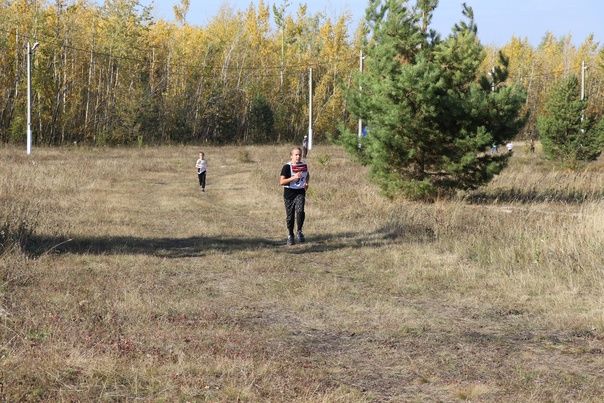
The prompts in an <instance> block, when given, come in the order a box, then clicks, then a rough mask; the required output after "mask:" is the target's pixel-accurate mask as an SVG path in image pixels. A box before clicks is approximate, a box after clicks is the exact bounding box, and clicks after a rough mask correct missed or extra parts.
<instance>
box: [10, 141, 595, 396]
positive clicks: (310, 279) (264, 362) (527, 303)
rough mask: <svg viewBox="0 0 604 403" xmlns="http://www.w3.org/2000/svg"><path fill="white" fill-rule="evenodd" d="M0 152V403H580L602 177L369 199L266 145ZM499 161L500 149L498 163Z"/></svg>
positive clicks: (516, 169)
mask: <svg viewBox="0 0 604 403" xmlns="http://www.w3.org/2000/svg"><path fill="white" fill-rule="evenodd" d="M203 150H204V151H205V153H206V158H207V160H208V164H209V170H208V185H207V189H206V192H205V193H201V192H200V191H199V189H198V186H197V183H196V181H197V178H196V174H195V169H194V164H195V160H196V157H197V151H198V149H197V148H193V147H161V148H142V149H86V148H72V149H40V148H36V149H34V153H33V155H32V156H31V157H27V156H26V155H25V153H24V150H22V149H15V148H11V147H4V148H0V161H1V162H0V237H1V238H0V240H2V241H3V244H4V246H3V248H4V250H3V252H0V253H1V260H0V298H1V299H0V400H2V401H22V400H23V401H28V400H49V401H57V400H62V401H75V400H160V401H161V400H167V401H173V400H178V401H203V400H208V401H237V400H241V401H287V402H290V401H312V402H316V401H323V402H337V401H341V402H349V401H426V400H430V401H457V400H471V401H494V400H498V401H501V400H503V401H600V399H601V397H602V396H604V311H603V307H604V271H603V270H604V254H603V253H602V250H603V249H604V248H603V245H604V202H603V201H602V200H603V197H604V164H603V163H602V162H596V163H593V164H591V165H589V167H588V168H586V169H584V170H581V171H566V170H564V169H562V168H556V167H555V166H553V165H552V164H551V163H549V162H546V161H544V160H543V159H542V158H541V157H540V156H539V155H530V154H525V152H524V147H522V146H521V145H518V146H517V147H516V148H515V155H514V156H513V158H512V161H511V163H510V166H509V167H508V168H507V169H506V171H504V173H503V174H501V175H500V176H499V177H497V178H496V179H495V180H494V181H493V182H492V183H491V184H490V185H489V186H487V187H485V188H483V189H479V190H477V191H475V192H473V193H472V194H471V195H469V196H467V197H465V198H463V199H461V198H459V199H457V200H448V201H446V200H445V201H438V202H436V203H433V204H419V203H410V202H404V201H392V200H388V199H384V198H383V197H381V196H380V195H379V192H378V190H377V189H376V188H375V187H374V186H373V185H372V184H371V183H370V182H368V180H367V172H366V169H365V168H363V167H361V166H359V165H358V164H356V163H354V162H353V161H351V160H350V159H349V158H348V157H347V156H346V155H345V153H344V152H343V151H342V150H340V149H339V148H337V147H333V146H317V147H316V148H315V149H313V151H312V154H311V155H310V159H309V163H310V168H311V175H312V178H311V179H312V180H311V187H310V189H309V193H308V197H307V224H306V226H305V234H306V237H307V241H308V242H307V243H306V244H302V245H295V246H293V247H287V246H285V236H286V235H287V234H286V230H285V223H284V221H285V219H284V209H283V205H282V190H281V189H280V188H279V186H278V185H277V181H278V174H279V171H280V168H281V164H282V163H283V162H284V161H286V160H287V158H288V153H289V149H288V147H287V146H280V147H275V146H263V147H245V148H244V147H220V148H218V147H216V148H215V147H207V148H204V149H203ZM516 150H517V151H516Z"/></svg>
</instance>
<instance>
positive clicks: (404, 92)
mask: <svg viewBox="0 0 604 403" xmlns="http://www.w3.org/2000/svg"><path fill="white" fill-rule="evenodd" d="M437 4H438V1H436V0H419V1H417V3H416V4H415V6H409V4H408V2H407V1H404V0H372V1H370V5H369V7H368V9H367V13H366V26H367V32H366V37H365V44H364V47H365V49H366V55H367V56H366V63H365V66H366V69H365V71H364V72H363V73H362V74H359V75H358V76H357V77H356V79H357V81H356V84H355V85H353V86H352V87H351V88H350V89H349V90H348V92H347V101H348V107H349V110H350V111H351V112H352V113H353V114H354V115H356V116H360V117H361V118H362V119H363V120H364V122H365V123H366V125H367V132H368V135H367V137H366V138H364V139H363V141H362V147H361V148H360V149H358V148H357V144H356V143H357V139H356V135H355V134H353V133H351V132H347V131H345V132H344V133H343V137H342V138H343V142H344V143H345V144H346V145H347V146H348V148H349V150H351V151H353V150H354V152H355V153H357V154H358V155H359V156H360V157H361V160H362V161H364V162H365V163H367V164H369V165H370V167H371V172H372V176H373V177H374V178H375V179H376V180H377V181H378V183H379V184H380V185H381V186H382V188H383V189H384V190H385V191H386V193H387V194H389V195H395V194H398V193H402V194H403V195H405V196H407V197H411V198H417V199H431V198H433V197H434V196H435V195H437V194H439V193H440V194H442V193H449V192H451V191H453V190H455V189H472V188H475V187H477V186H479V185H481V184H483V183H485V182H487V181H488V180H490V179H491V178H492V177H493V175H494V174H496V173H498V172H500V171H501V169H503V167H504V166H505V163H506V161H507V158H508V155H491V154H489V153H488V152H486V150H488V148H489V146H490V145H491V144H493V143H498V144H501V143H503V142H504V141H506V140H508V139H511V138H512V137H513V136H514V135H515V134H516V133H517V132H518V130H519V128H520V127H521V126H522V124H523V119H522V118H521V117H519V111H520V109H521V107H522V104H523V102H524V100H525V95H524V91H523V90H522V89H520V88H517V87H506V86H505V85H504V81H505V79H506V78H507V62H508V61H507V58H505V57H504V56H503V55H500V65H499V66H497V68H495V69H494V70H493V71H492V73H491V75H490V76H489V77H486V76H484V75H481V74H480V72H479V67H480V63H481V61H482V60H483V58H484V51H483V47H482V45H481V44H480V42H479V41H478V38H477V36H476V32H477V28H476V25H475V23H474V18H473V12H472V9H471V8H469V7H467V6H466V5H465V4H464V10H463V14H464V16H465V17H466V20H465V21H463V22H460V23H459V24H457V25H455V27H454V28H453V30H452V33H451V34H450V35H449V36H448V37H447V38H445V39H444V40H443V39H441V37H440V35H439V34H438V33H436V32H435V31H434V30H432V29H430V28H429V27H430V21H431V18H432V14H433V12H434V10H435V8H436V6H437Z"/></svg>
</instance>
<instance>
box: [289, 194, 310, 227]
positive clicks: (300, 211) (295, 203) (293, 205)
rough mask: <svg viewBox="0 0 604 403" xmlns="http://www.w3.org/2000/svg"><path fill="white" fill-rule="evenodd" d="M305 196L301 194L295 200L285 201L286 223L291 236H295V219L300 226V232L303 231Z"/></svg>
mask: <svg viewBox="0 0 604 403" xmlns="http://www.w3.org/2000/svg"><path fill="white" fill-rule="evenodd" d="M305 196H306V195H304V194H299V195H297V196H296V197H295V198H293V199H284V200H285V222H286V223H287V230H288V231H289V235H292V236H293V235H294V218H295V220H296V224H297V226H298V231H302V226H303V225H304V201H305Z"/></svg>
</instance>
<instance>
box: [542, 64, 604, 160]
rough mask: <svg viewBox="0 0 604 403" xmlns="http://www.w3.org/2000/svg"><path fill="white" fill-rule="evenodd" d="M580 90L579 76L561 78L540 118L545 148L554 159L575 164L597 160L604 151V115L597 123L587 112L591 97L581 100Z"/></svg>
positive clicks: (548, 155)
mask: <svg viewBox="0 0 604 403" xmlns="http://www.w3.org/2000/svg"><path fill="white" fill-rule="evenodd" d="M579 93H580V87H579V79H578V78H577V76H575V75H571V76H569V77H567V78H565V79H563V80H561V81H560V82H559V83H558V84H557V85H556V86H554V88H553V89H552V91H551V93H550V95H549V97H548V98H547V100H546V102H545V106H544V110H543V113H542V114H541V115H540V116H539V117H538V118H537V129H538V130H539V137H540V138H541V143H542V144H543V151H544V153H545V155H546V156H547V157H548V158H550V159H555V160H559V161H563V162H566V163H570V164H574V163H576V162H578V161H590V160H594V159H596V158H598V156H599V155H600V153H601V152H602V147H603V146H604V119H602V120H601V121H600V122H599V123H598V124H595V121H594V120H593V119H590V118H589V117H587V116H586V108H587V101H585V100H581V99H580V97H579ZM582 117H583V118H582Z"/></svg>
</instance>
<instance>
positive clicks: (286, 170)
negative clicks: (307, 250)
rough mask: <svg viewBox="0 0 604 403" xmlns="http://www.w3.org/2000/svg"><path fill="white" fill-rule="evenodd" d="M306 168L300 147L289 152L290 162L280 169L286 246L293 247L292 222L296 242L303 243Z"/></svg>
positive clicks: (307, 178)
mask: <svg viewBox="0 0 604 403" xmlns="http://www.w3.org/2000/svg"><path fill="white" fill-rule="evenodd" d="M309 179H310V175H309V173H308V166H307V165H306V163H304V162H302V150H301V148H300V147H294V148H292V150H291V154H290V161H289V162H288V163H286V164H285V165H283V167H282V168H281V176H280V177H279V185H281V186H283V201H284V203H285V222H286V224H287V231H288V235H287V244H288V245H293V244H294V243H295V241H294V221H295V222H296V224H297V229H298V233H297V240H298V242H300V243H303V242H304V241H305V239H304V234H303V233H302V226H303V225H304V218H305V214H304V202H305V199H306V189H308V180H309Z"/></svg>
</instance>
